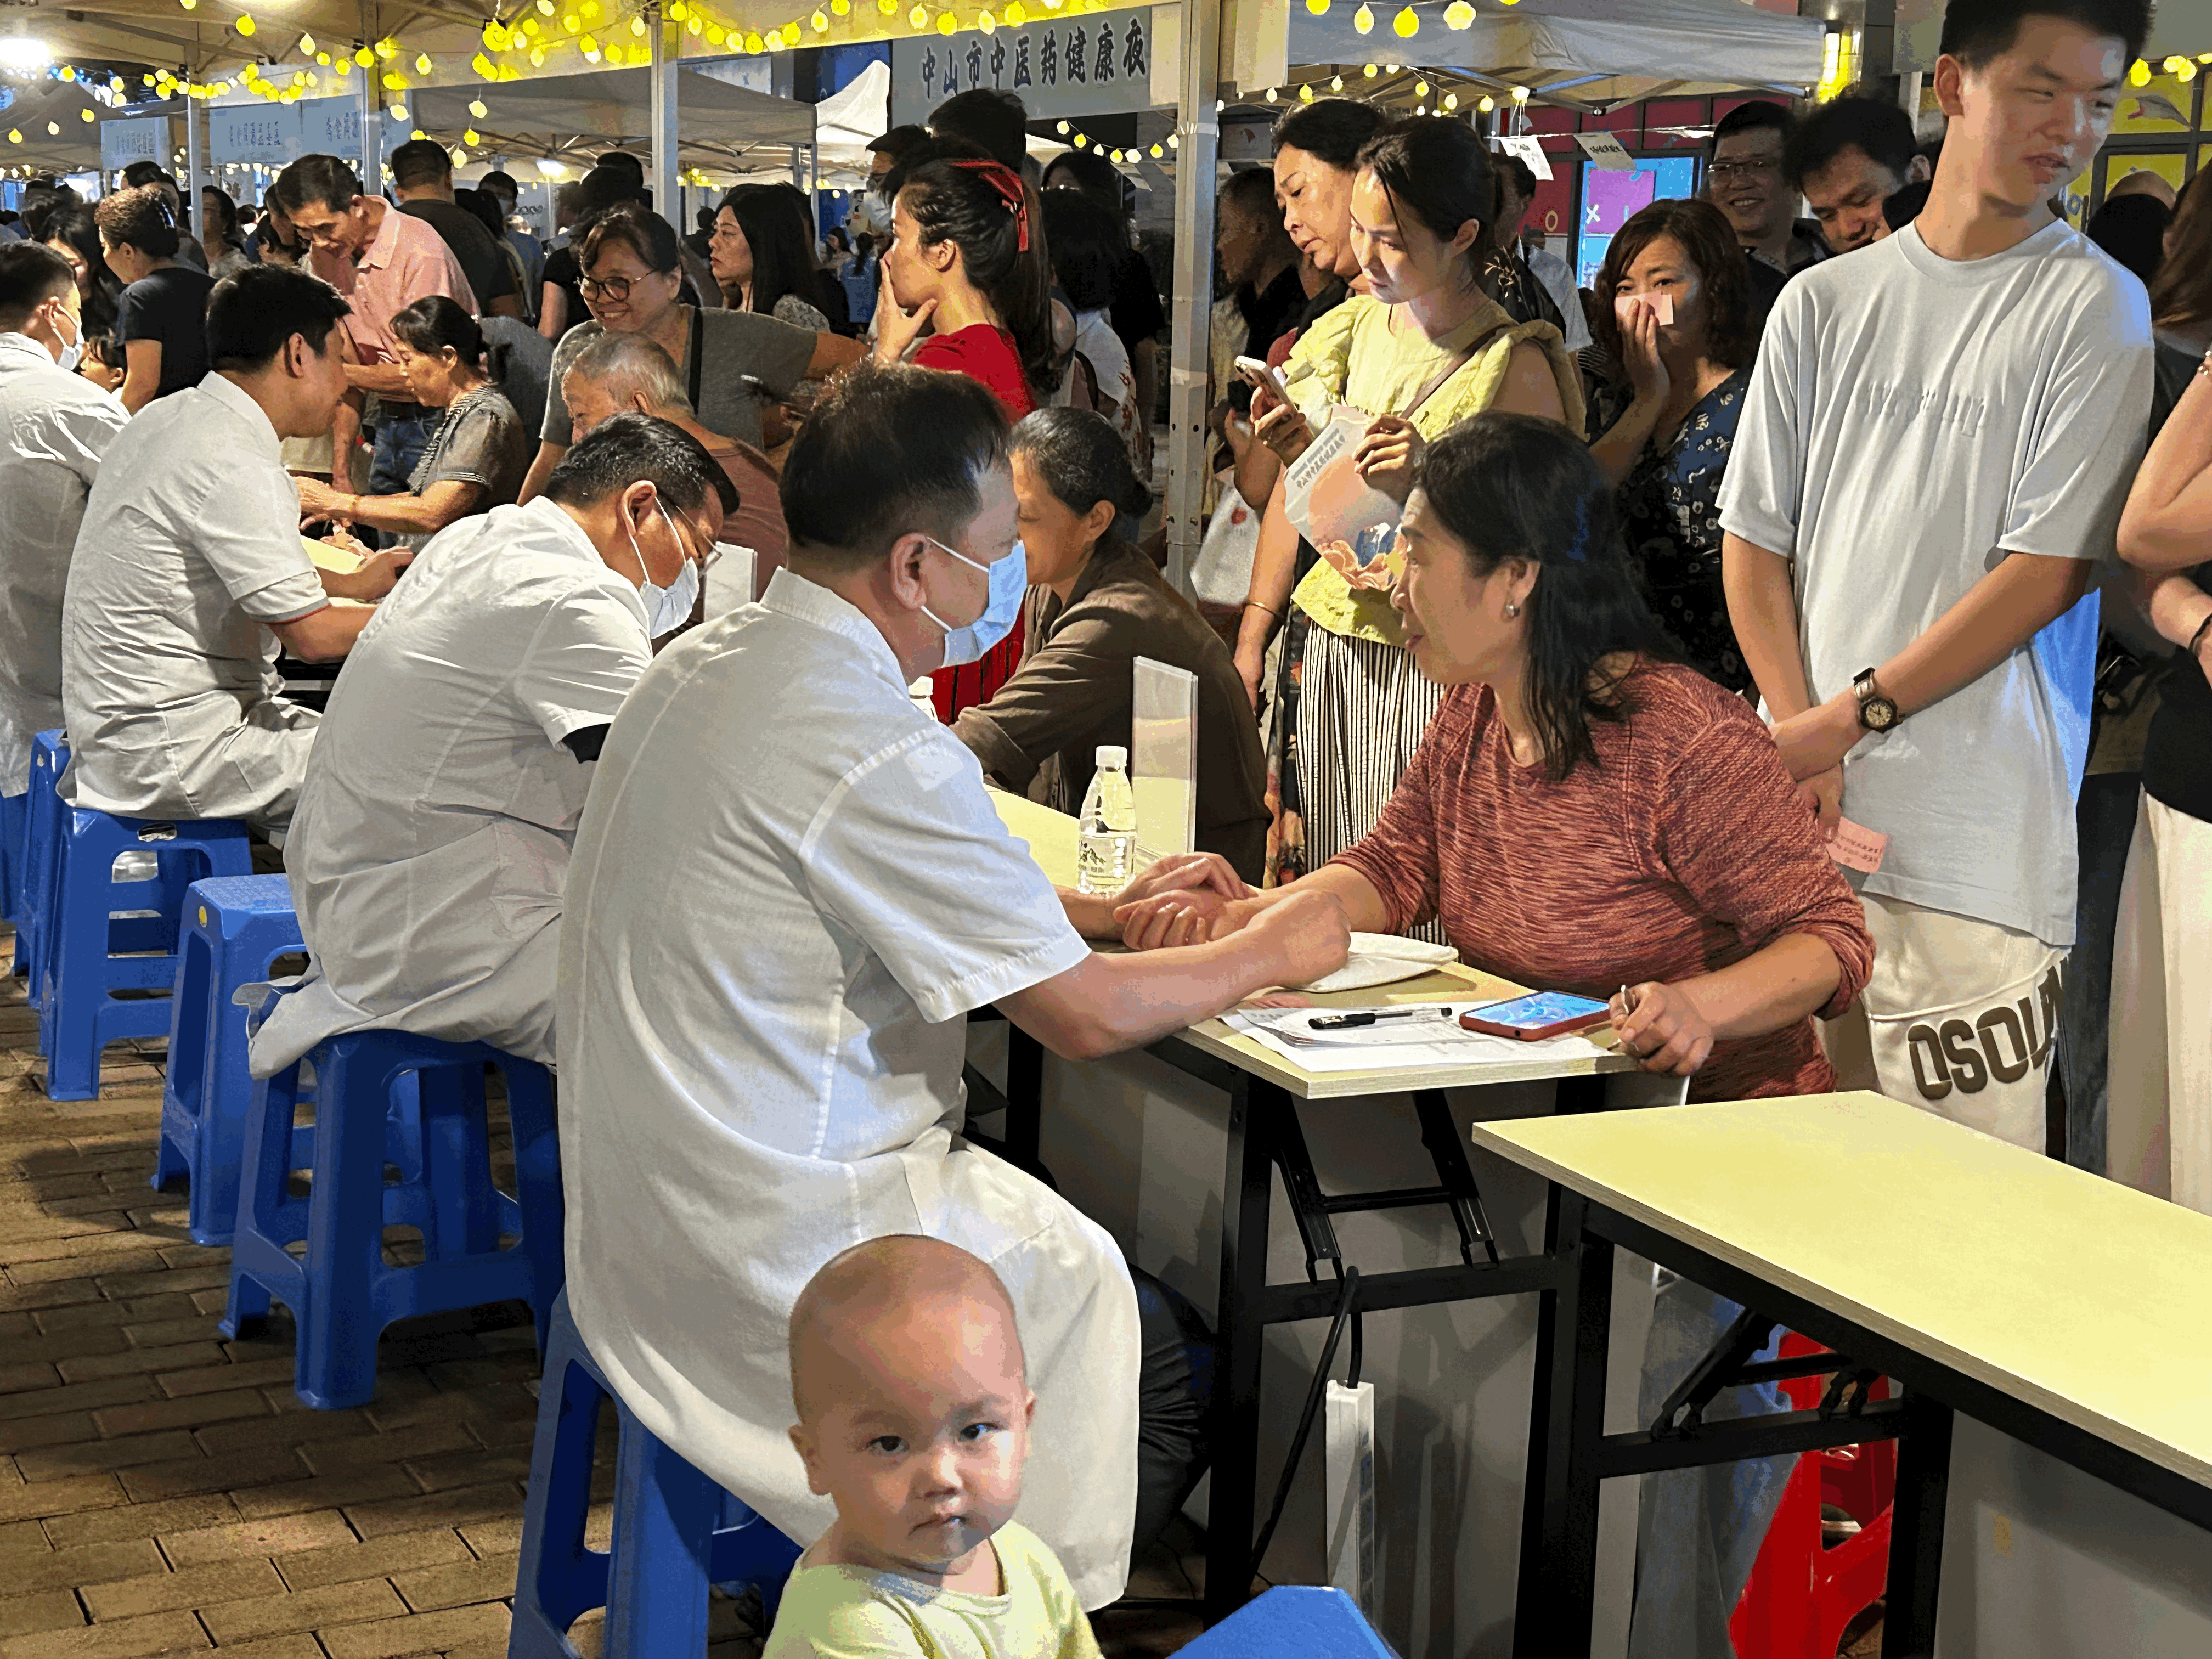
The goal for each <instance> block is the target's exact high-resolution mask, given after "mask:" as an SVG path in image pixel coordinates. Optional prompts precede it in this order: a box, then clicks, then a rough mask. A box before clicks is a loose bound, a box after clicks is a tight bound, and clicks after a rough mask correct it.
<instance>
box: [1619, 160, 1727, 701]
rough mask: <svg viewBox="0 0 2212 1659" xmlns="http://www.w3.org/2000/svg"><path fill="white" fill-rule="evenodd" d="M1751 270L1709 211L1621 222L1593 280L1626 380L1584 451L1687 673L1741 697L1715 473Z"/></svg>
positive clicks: (1721, 457) (1693, 205) (1685, 206)
mask: <svg viewBox="0 0 2212 1659" xmlns="http://www.w3.org/2000/svg"><path fill="white" fill-rule="evenodd" d="M1749 278H1750V272H1749V269H1748V267H1747V264H1746V262H1745V259H1744V254H1743V250H1742V249H1741V248H1740V247H1738V246H1736V240H1735V233H1734V232H1733V231H1732V230H1730V229H1729V222H1728V221H1727V220H1726V219H1724V218H1723V217H1722V216H1721V213H1720V210H1719V209H1717V208H1716V207H1714V206H1713V205H1712V204H1711V203H1710V202H1703V201H1688V202H1654V203H1653V204H1651V205H1650V207H1647V208H1645V209H1644V210H1642V211H1641V212H1639V213H1638V214H1637V215H1636V216H1634V217H1632V218H1631V219H1630V220H1629V222H1627V223H1626V224H1625V225H1623V226H1622V227H1621V228H1620V231H1619V232H1618V233H1617V234H1615V235H1614V237H1613V242H1612V244H1611V246H1608V247H1607V250H1606V256H1605V268H1604V269H1603V270H1601V271H1600V272H1599V274H1598V279H1597V299H1598V328H1597V334H1598V338H1599V342H1600V343H1601V344H1602V345H1603V346H1604V348H1605V350H1606V355H1607V357H1608V358H1609V359H1610V360H1612V361H1613V362H1617V363H1620V364H1621V365H1622V366H1623V369H1624V371H1625V374H1626V384H1625V385H1616V386H1613V387H1610V388H1608V389H1607V392H1605V393H1601V395H1600V397H1599V399H1598V408H1599V420H1598V422H1595V423H1594V424H1598V425H1601V426H1602V427H1603V428H1604V433H1605V435H1604V436H1603V437H1601V438H1599V439H1597V440H1596V441H1595V442H1593V443H1592V444H1591V445H1590V453H1591V454H1592V455H1594V456H1595V457H1596V458H1597V464H1598V465H1599V466H1600V467H1601V468H1602V469H1603V470H1604V472H1605V475H1606V477H1607V478H1609V479H1611V480H1612V481H1613V483H1614V484H1615V485H1616V486H1618V488H1619V489H1620V511H1621V519H1622V522H1623V526H1624V528H1625V529H1626V532H1627V536H1628V549H1629V554H1630V556H1631V557H1632V559H1633V560H1634V561H1635V562H1636V563H1637V564H1638V566H1639V567H1640V568H1641V569H1642V572H1643V575H1644V592H1646V593H1647V594H1648V595H1649V596H1650V600H1651V608H1652V609H1653V610H1654V611H1656V612H1657V613H1658V616H1659V620H1660V622H1661V623H1663V624H1664V625H1665V627H1666V628H1667V629H1668V632H1669V633H1671V634H1673V635H1674V637H1675V639H1676V640H1678V641H1680V643H1681V646H1682V649H1683V653H1684V655H1686V657H1687V658H1688V659H1689V660H1690V662H1691V664H1692V665H1693V666H1695V667H1696V668H1698V669H1699V670H1701V671H1703V672H1705V674H1706V675H1708V676H1710V677H1711V678H1712V679H1713V680H1715V681H1717V683H1718V684H1722V685H1724V686H1726V687H1727V688H1728V689H1729V690H1731V691H1735V692H1742V693H1749V692H1750V690H1751V689H1752V679H1751V670H1750V669H1749V668H1748V667H1747V666H1746V665H1745V664H1744V660H1743V653H1741V652H1740V651H1739V650H1738V649H1737V648H1736V642H1735V629H1734V628H1733V627H1731V626H1730V625H1729V610H1728V596H1727V594H1725V593H1724V592H1722V590H1721V521H1720V512H1719V507H1718V502H1719V497H1720V489H1721V474H1722V471H1723V469H1724V468H1725V467H1726V466H1727V465H1728V455H1729V449H1730V448H1731V447H1733V446H1734V445H1735V426H1736V419H1737V417H1738V416H1740V415H1741V413H1742V410H1743V394H1744V388H1745V387H1746V386H1748V385H1749V384H1750V383H1751V360H1752V356H1753V353H1754V352H1756V350H1757V349H1758V346H1759V319H1758V318H1757V317H1756V316H1755V315H1754V314H1753V306H1752V300H1751V294H1750V288H1749Z"/></svg>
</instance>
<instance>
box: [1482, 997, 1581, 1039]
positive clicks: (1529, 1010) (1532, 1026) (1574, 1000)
mask: <svg viewBox="0 0 2212 1659" xmlns="http://www.w3.org/2000/svg"><path fill="white" fill-rule="evenodd" d="M1605 1011H1606V1005H1605V1004H1604V1003H1602V1002H1599V1001H1596V1000H1594V999H1592V998H1589V997H1578V996H1571V995H1569V994H1567V993H1566V992H1565V991H1539V992H1538V993H1536V994H1535V995H1534V996H1526V997H1522V998H1519V999H1517V1000H1515V1001H1512V1002H1501V1003H1499V1004H1498V1005H1497V1006H1495V1007H1492V1008H1477V1009H1475V1010H1474V1018H1477V1019H1480V1020H1484V1021H1486V1022H1488V1023H1489V1024H1492V1025H1510V1026H1512V1027H1514V1028H1515V1029H1516V1030H1525V1031H1535V1030H1542V1029H1543V1028H1544V1027H1545V1026H1547V1025H1558V1024H1563V1023H1564V1022H1565V1021H1567V1020H1571V1019H1587V1018H1589V1016H1590V1015H1592V1014H1601V1013H1603V1012H1605Z"/></svg>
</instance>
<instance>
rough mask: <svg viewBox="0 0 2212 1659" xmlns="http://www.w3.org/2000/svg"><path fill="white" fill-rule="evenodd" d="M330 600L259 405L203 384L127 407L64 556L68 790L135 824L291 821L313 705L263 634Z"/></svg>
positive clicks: (213, 377) (216, 377)
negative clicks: (295, 690)
mask: <svg viewBox="0 0 2212 1659" xmlns="http://www.w3.org/2000/svg"><path fill="white" fill-rule="evenodd" d="M328 603H329V600H328V599H326V598H325V595H324V592H323V584H322V580H321V578H320V577H319V576H317V575H316V574H315V567H314V563H313V561H312V560H310V559H309V558H308V557H307V549H306V548H305V547H304V546H303V545H302V544H301V540H300V496H299V492H298V490H297V489H295V488H294V487H293V483H292V480H291V478H290V477H289V476H288V475H287V474H286V472H285V471H284V462H283V453H282V448H281V446H280V444H279V442H278V440H277V436H276V428H274V427H273V426H271V425H270V423H269V417H268V416H266V415H264V414H263V413H262V412H261V406H260V404H257V403H255V402H254V401H253V399H252V398H249V397H248V396H246V393H245V392H241V391H240V390H239V388H238V387H237V386H234V385H233V384H232V383H231V382H230V381H229V380H225V379H224V378H223V377H222V375H221V374H210V375H209V376H208V377H207V378H206V379H205V380H202V381H201V382H200V383H199V384H198V385H197V386H189V387H187V388H186V389H185V390H184V391H182V392H177V393H175V394H174V395H173V396H171V397H167V398H157V399H155V401H154V402H153V403H151V404H148V405H147V406H146V407H145V408H144V409H143V410H139V411H138V414H137V416H136V417H134V418H133V419H132V421H131V424H130V425H129V426H127V427H125V428H124V430H123V433H122V435H121V436H119V437H118V438H117V439H116V441H115V442H114V444H113V446H112V447H110V448H109V450H108V452H107V459H106V461H105V462H103V463H102V464H101V466H100V477H98V478H97V479H96V480H95V481H94V483H93V486H92V494H91V496H90V498H89V499H88V501H86V503H85V509H84V523H83V525H82V526H81V527H80V528H79V530H78V531H77V538H76V550H75V552H74V553H73V554H72V555H71V556H70V571H69V586H68V589H67V592H66V593H65V595H64V599H63V602H62V706H63V708H64V711H65V712H66V713H67V714H68V717H69V720H68V724H69V738H70V750H71V755H70V769H69V773H68V775H66V776H65V777H64V780H63V783H62V793H63V794H64V796H65V797H66V798H67V799H68V800H69V801H70V804H71V805H76V806H87V807H94V808H97V809H98V810H100V811H104V812H119V813H122V814H125V816H127V817H141V818H244V819H247V820H249V821H252V822H254V823H283V822H284V821H285V820H287V819H288V818H289V817H291V814H292V806H293V804H294V802H295V800H296V799H298V796H299V793H300V781H301V778H302V777H304V776H305V775H306V774H307V750H309V749H310V748H311V747H312V746H313V744H314V740H315V713H314V711H313V709H309V708H301V707H300V705H299V704H297V703H295V702H289V700H287V699H286V698H285V697H283V696H282V695H281V694H280V684H279V682H278V679H277V677H276V635H274V634H272V633H270V631H269V629H268V628H267V627H266V626H264V624H266V623H282V622H296V621H297V620H298V619H299V618H301V617H304V616H306V615H307V614H308V613H309V612H310V611H319V610H320V609H321V608H322V607H323V606H324V605H326V604H328Z"/></svg>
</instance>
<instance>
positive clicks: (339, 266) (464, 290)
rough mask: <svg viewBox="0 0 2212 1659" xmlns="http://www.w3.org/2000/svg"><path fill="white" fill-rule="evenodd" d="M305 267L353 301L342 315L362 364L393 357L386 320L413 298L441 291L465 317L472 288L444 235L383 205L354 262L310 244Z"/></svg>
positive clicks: (472, 304) (471, 309) (472, 308)
mask: <svg viewBox="0 0 2212 1659" xmlns="http://www.w3.org/2000/svg"><path fill="white" fill-rule="evenodd" d="M309 269H311V270H313V272H314V273H315V275H316V276H319V277H321V278H322V279H323V280H324V281H325V282H326V283H329V284H330V285H331V287H332V288H334V289H337V291H338V292H339V293H341V294H343V295H345V296H346V298H347V299H348V300H349V301H352V302H353V314H352V315H351V316H349V317H348V318H347V319H345V329H346V334H347V337H349V338H350V339H351V340H352V341H353V349H354V355H355V356H357V357H358V358H359V359H360V360H361V361H362V362H364V363H390V362H398V359H399V354H398V351H397V350H395V349H393V346H392V318H393V317H394V316H395V315H396V314H397V313H400V312H402V311H404V310H406V309H407V307H410V306H411V305H413V304H414V303H415V302H416V301H417V300H424V299H428V297H429V296H430V295H433V294H442V295H446V297H447V298H448V299H450V300H453V301H456V302H457V303H458V304H459V306H460V307H461V309H462V310H464V311H465V312H467V313H469V314H470V315H471V316H472V317H473V316H474V315H476V309H477V301H476V295H475V292H474V291H473V290H472V289H471V288H470V287H469V279H468V275H467V273H466V272H465V271H464V270H462V269H461V263H460V261H459V260H458V259H456V258H453V249H451V248H449V247H447V246H446V239H445V238H444V237H442V236H441V235H439V234H438V233H437V232H436V231H435V230H434V229H432V228H431V227H430V226H429V225H428V223H427V222H424V221H423V220H421V219H417V218H416V217H415V216H413V215H412V214H407V213H402V212H401V211H400V210H398V208H396V207H393V206H392V205H391V204H389V203H386V204H385V210H384V223H383V224H382V226H381V227H380V228H378V230H377V233H376V235H375V238H374V240H372V241H371V242H370V243H369V245H368V246H367V247H366V248H364V249H363V250H362V255H361V258H360V259H359V260H358V261H357V262H356V261H355V260H352V259H349V258H346V257H345V256H344V255H343V254H337V255H332V254H328V253H325V252H324V251H323V250H322V249H320V248H316V249H315V250H314V251H313V253H312V254H311V255H310V259H309Z"/></svg>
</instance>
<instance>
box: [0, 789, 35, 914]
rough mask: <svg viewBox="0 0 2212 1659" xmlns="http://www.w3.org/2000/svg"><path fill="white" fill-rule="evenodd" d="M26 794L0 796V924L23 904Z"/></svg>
mask: <svg viewBox="0 0 2212 1659" xmlns="http://www.w3.org/2000/svg"><path fill="white" fill-rule="evenodd" d="M30 804H31V797H30V794H29V792H28V791H26V792H25V793H22V794H20V795H0V921H15V913H16V912H17V911H18V910H20V909H21V908H22V904H23V819H24V817H25V814H26V810H27V808H28V807H29V805H30Z"/></svg>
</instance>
